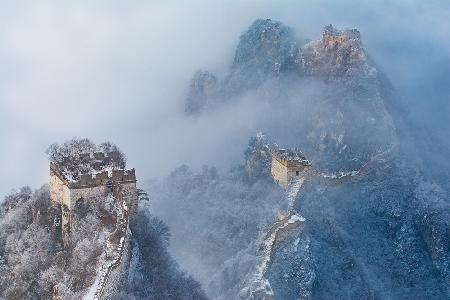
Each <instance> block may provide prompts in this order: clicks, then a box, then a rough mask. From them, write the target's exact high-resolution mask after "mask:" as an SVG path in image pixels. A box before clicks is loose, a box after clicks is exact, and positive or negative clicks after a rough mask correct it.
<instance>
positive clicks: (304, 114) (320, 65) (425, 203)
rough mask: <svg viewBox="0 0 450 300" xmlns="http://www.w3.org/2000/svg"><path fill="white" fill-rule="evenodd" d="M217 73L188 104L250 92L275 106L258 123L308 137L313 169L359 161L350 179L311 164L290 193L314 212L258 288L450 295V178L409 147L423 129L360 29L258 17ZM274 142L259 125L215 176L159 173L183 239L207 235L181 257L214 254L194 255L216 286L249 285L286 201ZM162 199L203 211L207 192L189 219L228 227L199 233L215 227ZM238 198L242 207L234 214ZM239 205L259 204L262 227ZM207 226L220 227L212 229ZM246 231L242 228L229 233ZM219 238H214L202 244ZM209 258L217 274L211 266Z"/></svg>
mask: <svg viewBox="0 0 450 300" xmlns="http://www.w3.org/2000/svg"><path fill="white" fill-rule="evenodd" d="M208 74H209V73H208ZM208 76H213V75H211V74H209V75H208ZM213 78H214V84H213V85H209V86H210V87H211V90H209V91H208V93H209V94H213V95H214V97H212V98H208V96H207V95H206V93H203V94H201V95H202V97H203V98H202V99H203V100H202V101H201V102H202V103H203V104H204V105H203V106H202V105H197V106H196V107H195V109H188V108H189V107H191V103H192V100H193V98H192V97H191V98H189V99H188V101H187V103H186V108H187V110H186V111H187V113H188V114H189V115H191V116H192V115H194V116H195V117H197V118H201V117H202V114H204V113H208V111H209V110H214V109H220V107H221V106H222V105H224V103H227V104H230V103H232V104H233V103H234V105H239V103H240V101H243V99H245V98H248V97H253V98H254V102H253V103H254V105H256V106H261V107H264V108H265V109H262V110H258V112H261V111H262V112H263V115H262V116H260V120H261V122H260V123H259V124H260V125H261V130H264V131H267V132H269V133H270V134H271V136H273V137H275V139H276V140H277V141H279V142H281V143H282V144H285V145H289V146H297V147H299V148H300V149H301V150H302V151H304V153H305V154H306V156H307V158H308V159H309V160H310V161H311V162H312V166H313V167H314V169H315V170H316V172H317V174H324V175H327V174H349V173H351V174H354V176H351V177H350V178H348V179H346V180H342V181H341V180H337V181H336V180H334V181H333V180H320V179H319V178H317V177H316V178H314V177H312V178H310V179H309V180H307V181H306V182H305V183H304V185H303V188H302V190H301V191H300V192H299V193H298V196H297V198H296V201H295V205H294V209H295V211H296V213H298V214H300V215H302V216H303V217H304V218H305V221H304V224H303V225H302V226H301V228H300V230H298V232H297V233H293V234H292V235H289V236H288V237H287V238H286V239H285V240H284V242H283V243H281V244H280V245H278V246H277V250H276V252H275V253H274V254H273V256H272V258H271V262H270V267H269V268H268V270H267V272H266V278H267V279H268V281H269V282H270V285H271V292H272V293H273V294H272V295H265V296H261V295H259V296H257V295H256V296H255V295H254V296H253V297H255V299H259V298H258V297H262V298H264V297H269V298H270V297H273V298H274V299H311V298H312V299H446V298H448V297H450V289H449V285H448V282H450V279H449V274H450V271H449V270H450V269H449V266H450V255H449V252H450V251H449V242H450V236H449V232H450V231H449V228H450V224H449V221H448V220H449V219H450V218H449V214H448V211H450V210H449V206H450V204H449V200H448V199H449V197H448V194H447V191H446V189H445V188H443V187H441V186H440V185H439V184H438V183H437V182H433V181H432V180H430V178H428V177H426V176H425V175H424V174H427V172H423V170H421V169H420V168H423V167H424V166H423V165H419V164H417V161H419V159H417V158H416V157H412V156H411V152H410V151H409V150H410V148H411V147H414V141H413V140H408V141H407V143H405V139H407V138H408V137H413V136H415V134H411V130H412V128H411V127H410V124H409V123H408V121H407V116H406V110H405V109H404V108H403V107H401V105H400V103H399V102H398V101H397V100H396V95H395V92H394V91H393V89H392V87H391V85H390V83H389V81H388V80H387V79H386V77H385V76H384V75H383V74H382V73H381V72H380V71H379V70H378V69H377V68H376V65H375V64H374V63H373V62H372V61H371V59H370V58H369V56H368V54H367V53H366V51H365V49H364V47H363V44H362V40H361V35H360V33H359V32H358V31H357V30H354V29H352V30H344V31H341V30H337V29H335V28H334V27H332V26H331V25H330V26H326V27H325V29H324V31H323V34H322V37H321V38H320V39H318V40H316V41H312V42H309V43H303V42H301V41H300V39H298V38H297V37H296V35H295V33H294V31H293V30H292V29H291V28H289V27H287V26H285V25H283V24H282V23H280V22H276V21H272V20H257V21H255V22H254V23H253V24H252V25H251V26H250V27H249V29H248V30H247V31H246V32H245V33H244V34H243V35H242V36H241V38H240V40H239V44H238V46H237V50H236V54H235V59H234V62H233V64H232V66H231V67H230V71H229V72H228V73H227V74H224V75H223V76H218V77H216V76H214V77H213ZM217 78H222V79H217ZM194 81H195V78H194ZM212 91H213V92H212ZM190 95H193V93H191V94H190ZM244 96H245V97H244ZM205 99H209V100H210V101H209V100H205ZM266 107H267V108H266ZM264 114H266V115H264ZM399 136H400V137H401V139H399ZM270 147H272V144H271V143H269V142H267V141H264V140H261V139H259V138H256V139H252V140H251V142H250V145H249V149H248V150H247V151H246V153H245V163H244V165H243V166H239V167H235V168H234V169H233V170H232V171H231V172H229V173H226V172H223V173H220V172H219V175H218V176H215V177H214V178H215V179H214V180H206V179H201V180H200V179H199V178H198V177H197V176H199V175H195V173H192V172H188V173H184V174H185V175H184V176H185V177H186V178H184V179H181V178H182V177H181V178H180V177H179V176H175V174H176V173H174V174H172V175H171V176H169V178H168V179H167V180H166V181H164V184H162V185H161V184H154V186H153V191H154V193H155V194H154V195H155V201H156V203H157V204H156V206H155V208H156V211H157V213H160V214H161V216H162V217H163V218H165V219H167V220H168V222H169V225H170V226H171V227H172V228H173V231H174V235H175V236H176V238H177V239H180V240H179V241H178V243H184V242H187V240H190V239H191V238H195V239H196V241H198V243H200V245H196V247H203V246H205V248H203V249H204V251H203V252H202V253H201V256H199V255H198V254H196V251H195V250H193V248H191V247H190V246H189V245H188V244H185V247H184V248H183V255H181V256H178V255H179V254H177V252H176V250H174V253H175V255H176V256H178V257H179V258H180V261H182V263H183V259H184V258H187V257H188V258H189V261H191V262H192V261H194V262H195V261H197V260H202V259H208V258H209V257H211V258H214V259H215V261H214V263H211V264H209V265H208V266H204V268H202V271H200V270H199V269H198V268H196V267H192V266H189V264H186V266H188V269H189V270H191V271H192V272H193V273H194V274H199V278H200V279H201V282H202V283H203V284H204V285H205V287H206V288H207V291H208V293H209V295H210V296H211V297H213V298H216V299H230V298H231V299H234V298H237V297H244V298H246V297H248V294H246V293H242V290H243V289H244V290H245V288H246V287H247V286H248V281H246V279H248V278H249V277H248V275H249V274H252V270H253V269H254V268H255V266H257V264H258V251H259V249H260V245H262V244H263V241H264V236H266V233H267V232H268V231H269V229H270V227H271V226H272V225H271V224H273V222H275V221H276V220H277V218H278V217H277V216H276V215H277V213H279V212H283V211H285V210H286V208H287V205H288V204H287V203H286V202H285V201H282V199H284V198H285V197H284V196H283V195H280V194H279V192H280V189H279V187H277V186H276V185H275V184H274V183H273V182H271V178H270V169H269V168H270V151H269V149H270ZM425 167H426V166H425ZM445 173H446V172H440V174H445ZM174 176H175V177H174ZM336 177H337V175H336V176H335V175H330V176H328V178H336ZM174 178H177V180H174ZM200 178H202V177H201V176H200ZM261 182H264V188H265V189H266V190H265V192H264V194H263V195H264V196H263V195H261V194H258V198H257V200H256V201H255V200H253V202H251V203H253V204H254V205H253V206H250V207H249V206H248V204H249V203H250V202H249V201H248V200H246V199H247V197H252V196H253V195H254V193H255V189H258V188H261ZM439 182H445V180H442V179H441V180H440V181H439ZM267 189H269V190H273V191H278V194H277V193H275V194H274V193H269V192H268V191H267ZM180 190H182V191H183V192H180ZM236 191H241V193H240V194H239V197H233V196H232V195H235V193H237V192H236ZM230 199H233V201H232V202H230ZM164 201H175V203H182V205H180V206H179V207H180V211H179V212H178V213H183V214H184V212H186V214H184V215H189V212H190V213H192V212H193V211H196V209H197V208H196V207H197V206H196V205H197V204H198V203H197V202H198V201H200V202H201V203H203V205H206V206H207V207H208V210H210V211H215V214H214V218H211V219H210V218H192V219H190V221H191V222H192V223H193V224H196V226H198V227H199V228H212V227H211V226H213V227H214V228H216V227H217V228H222V230H221V235H219V236H215V238H212V240H211V239H209V238H206V240H204V239H202V238H199V237H200V236H201V237H208V236H209V234H208V230H207V229H205V230H206V233H205V232H203V231H202V233H201V235H199V234H198V233H197V232H195V231H193V232H189V233H188V232H186V231H185V230H184V231H183V234H178V232H179V230H180V224H179V223H178V222H176V221H173V220H170V218H171V217H170V216H171V214H170V213H168V212H167V211H166V210H165V206H164V205H163V202H164ZM158 203H159V204H158ZM230 203H233V205H234V206H236V207H237V208H234V210H237V211H239V212H240V213H239V214H238V215H239V216H241V215H242V218H238V219H236V218H231V217H230V216H229V208H228V205H229V204H230ZM203 205H202V207H203ZM268 206H269V207H272V209H273V211H272V212H271V213H267V212H268V211H267V207H268ZM262 207H264V210H263V211H264V212H265V213H264V214H261V212H262V210H261V208H262ZM185 210H186V211H185ZM241 210H246V212H247V213H250V214H252V217H253V218H251V221H252V224H255V225H252V230H248V227H246V225H245V224H247V223H246V222H247V220H248V219H246V218H245V217H244V216H245V214H244V213H242V212H241ZM188 211H189V212H188ZM238 228H239V229H238ZM209 232H210V234H211V237H213V236H214V230H212V229H211V231H209ZM237 236H239V237H242V236H245V237H246V238H245V239H244V240H240V243H232V244H230V243H229V241H230V240H234V239H235V238H236V237H237ZM211 241H213V242H214V244H215V245H216V247H215V248H214V249H215V250H214V251H209V250H207V248H206V246H207V245H210V242H211ZM224 253H226V255H223V254H224ZM205 269H206V270H208V271H207V272H206V274H207V275H204V274H203V275H204V276H201V273H202V272H203V270H205ZM211 274H215V275H214V276H211ZM238 295H239V296H238Z"/></svg>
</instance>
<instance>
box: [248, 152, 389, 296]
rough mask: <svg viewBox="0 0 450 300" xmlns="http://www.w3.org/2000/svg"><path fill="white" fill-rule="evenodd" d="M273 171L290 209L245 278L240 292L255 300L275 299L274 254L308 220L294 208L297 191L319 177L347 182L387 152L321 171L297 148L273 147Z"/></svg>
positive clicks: (268, 236)
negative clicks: (272, 280) (346, 166)
mask: <svg viewBox="0 0 450 300" xmlns="http://www.w3.org/2000/svg"><path fill="white" fill-rule="evenodd" d="M271 155H272V162H271V175H272V178H273V180H274V181H275V182H276V183H278V184H279V185H280V186H281V187H283V188H284V189H285V197H286V201H287V202H288V210H287V212H280V213H279V218H278V220H276V221H275V222H274V224H273V225H272V226H271V227H270V229H269V230H268V231H267V233H266V234H265V235H264V237H263V238H262V241H261V246H260V248H259V250H258V255H257V263H256V266H255V268H254V269H253V271H252V272H251V273H250V276H247V278H246V279H245V281H244V284H243V288H242V289H241V292H240V296H241V297H242V298H246V299H254V300H272V299H273V297H274V292H273V290H272V287H271V285H270V281H269V279H268V278H267V272H268V270H269V269H270V266H271V264H272V261H273V257H274V254H275V253H276V251H277V249H279V248H280V247H281V246H282V244H283V242H284V241H285V240H286V239H287V238H288V237H289V236H292V235H294V234H296V233H297V234H298V233H299V232H300V231H301V230H302V225H303V223H304V222H305V218H303V217H302V216H301V215H300V214H298V213H297V212H296V210H295V204H296V201H298V195H299V192H300V191H301V188H302V187H303V186H304V184H305V182H306V181H308V180H316V181H318V182H319V183H320V184H322V185H325V186H326V185H339V184H344V183H347V182H348V181H350V180H352V179H354V178H355V177H356V176H364V175H366V174H367V172H368V171H369V169H370V168H371V166H372V165H373V164H375V163H377V162H378V161H379V160H383V155H384V153H379V154H377V155H374V156H373V157H371V158H370V160H369V161H368V162H367V163H366V164H364V165H363V166H362V167H361V168H360V169H358V170H351V171H347V172H342V171H341V172H338V173H326V172H318V171H316V170H314V169H313V168H312V167H311V163H310V162H309V161H308V160H307V159H306V158H305V157H304V156H303V154H302V153H301V152H300V151H298V150H297V149H293V150H292V149H291V150H285V149H278V148H277V149H275V150H273V149H272V150H271Z"/></svg>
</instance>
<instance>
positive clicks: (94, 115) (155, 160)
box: [0, 0, 450, 198]
mask: <svg viewBox="0 0 450 300" xmlns="http://www.w3.org/2000/svg"><path fill="white" fill-rule="evenodd" d="M375 2H377V3H376V4H375ZM94 3H95V4H94ZM449 16H450V4H449V2H448V1H401V0H400V1H399V0H395V1H394V0H392V1H331V0H330V1H323V0H322V1H317V0H314V1H312V0H311V1H280V0H274V1H242V0H240V1H238V0H236V1H212V0H211V1H189V3H188V1H0V66H1V68H0V141H1V144H0V165H1V168H0V181H1V185H0V197H1V198H3V196H4V195H5V194H6V193H8V192H9V191H10V190H11V189H13V188H19V187H21V186H23V185H30V186H31V187H33V188H37V187H39V186H40V185H41V184H43V183H45V182H46V181H47V179H48V163H47V158H46V156H45V154H44V151H45V149H46V148H47V146H48V145H49V144H51V143H53V142H63V141H64V140H66V139H70V138H72V137H89V138H92V139H93V140H94V141H96V142H102V141H105V140H111V141H113V142H115V143H117V144H118V145H119V146H120V147H121V148H122V150H123V151H124V152H125V153H126V155H127V156H128V164H129V166H130V167H136V168H137V175H138V177H139V179H148V178H152V177H155V176H160V175H164V174H166V173H167V172H170V171H171V170H172V169H173V168H175V167H176V166H178V165H180V164H182V163H187V164H191V165H193V166H194V167H196V166H199V165H201V164H202V163H207V164H216V165H218V166H219V167H220V166H227V165H228V164H229V162H230V161H236V160H239V159H242V157H241V153H242V151H243V149H244V147H245V144H246V140H247V138H248V136H249V135H251V134H253V133H254V130H255V127H254V126H253V125H254V123H253V119H252V116H249V115H248V114H247V113H246V111H248V110H250V109H251V107H239V108H236V107H234V108H233V107H228V108H224V110H223V111H221V112H218V113H216V114H215V115H213V116H211V117H209V118H205V119H202V120H200V121H193V120H189V119H185V118H183V117H182V110H183V105H184V103H183V97H184V96H185V95H186V92H187V87H188V84H189V79H190V77H191V75H192V73H193V72H194V71H195V70H196V69H198V68H204V69H209V70H211V71H213V72H215V73H218V74H222V73H224V72H225V70H226V69H227V67H228V66H229V65H230V63H231V61H232V58H233V51H234V48H235V47H236V44H237V42H238V38H239V35H240V34H241V33H242V31H244V30H245V29H246V28H247V27H248V26H249V25H250V24H251V23H252V21H254V20H255V19H256V18H273V19H277V20H280V21H282V22H284V23H285V24H287V25H289V26H291V27H293V28H295V30H296V31H297V35H298V36H299V37H300V38H312V39H316V38H318V37H320V35H321V32H322V29H323V27H324V26H325V25H326V24H329V23H332V24H333V25H335V26H336V27H338V28H358V29H359V30H360V31H361V33H362V38H363V42H364V45H365V47H366V49H367V50H368V52H369V54H370V55H371V56H372V57H373V58H374V60H375V61H376V63H377V64H378V65H379V67H380V69H381V70H382V71H384V72H385V73H386V74H387V75H388V77H389V78H390V79H391V81H392V82H393V83H394V86H395V87H396V88H397V89H398V90H399V91H401V93H402V95H403V96H404V102H405V103H406V104H407V105H408V107H409V108H410V109H411V111H412V112H413V114H414V115H415V117H416V118H417V119H418V120H420V121H422V122H423V123H424V126H425V125H427V126H428V125H430V124H432V126H436V128H437V129H439V130H443V131H445V130H447V129H448V127H446V126H448V123H449V122H448V121H449V119H450V118H449V113H450V109H449V101H450V99H449V94H450V88H449V87H450V82H449V81H450V71H449V69H450V38H449V37H450V18H449ZM445 124H447V125H445ZM430 126H431V125H430Z"/></svg>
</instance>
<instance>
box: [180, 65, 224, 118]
mask: <svg viewBox="0 0 450 300" xmlns="http://www.w3.org/2000/svg"><path fill="white" fill-rule="evenodd" d="M216 89H217V78H216V77H215V76H214V75H213V74H211V73H209V72H208V71H202V70H199V71H197V72H196V73H195V74H194V77H193V78H192V80H191V84H190V87H189V95H188V97H187V99H186V107H185V113H186V114H187V115H198V114H200V113H201V112H202V110H203V109H204V108H205V107H206V106H207V105H208V104H210V103H209V102H210V101H211V100H212V99H213V98H214V97H215V96H216V94H217V90H216Z"/></svg>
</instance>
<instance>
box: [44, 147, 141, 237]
mask: <svg viewBox="0 0 450 300" xmlns="http://www.w3.org/2000/svg"><path fill="white" fill-rule="evenodd" d="M91 158H92V159H93V160H94V159H95V160H96V162H98V163H99V164H100V165H102V162H103V161H106V160H107V157H106V156H104V154H103V153H101V152H100V153H94V154H92V157H91ZM98 169H100V171H95V170H92V172H89V173H87V174H86V173H85V174H81V175H80V176H76V177H75V179H74V177H73V176H67V174H65V173H64V172H63V171H62V170H61V168H59V167H58V165H57V164H55V163H53V162H51V163H50V200H51V202H52V203H53V204H54V205H57V206H60V207H61V222H60V223H61V224H60V226H61V230H62V238H63V241H64V243H65V244H66V237H67V234H69V233H70V228H71V212H72V210H73V208H74V206H75V204H76V203H77V201H79V200H85V201H96V200H101V199H105V198H106V197H107V196H108V195H112V196H113V197H114V199H115V200H116V201H125V202H126V204H127V206H128V207H129V208H130V212H133V211H135V210H136V205H137V191H136V175H135V170H134V169H130V170H123V169H118V168H116V169H114V168H108V169H106V170H101V168H97V170H98Z"/></svg>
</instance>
